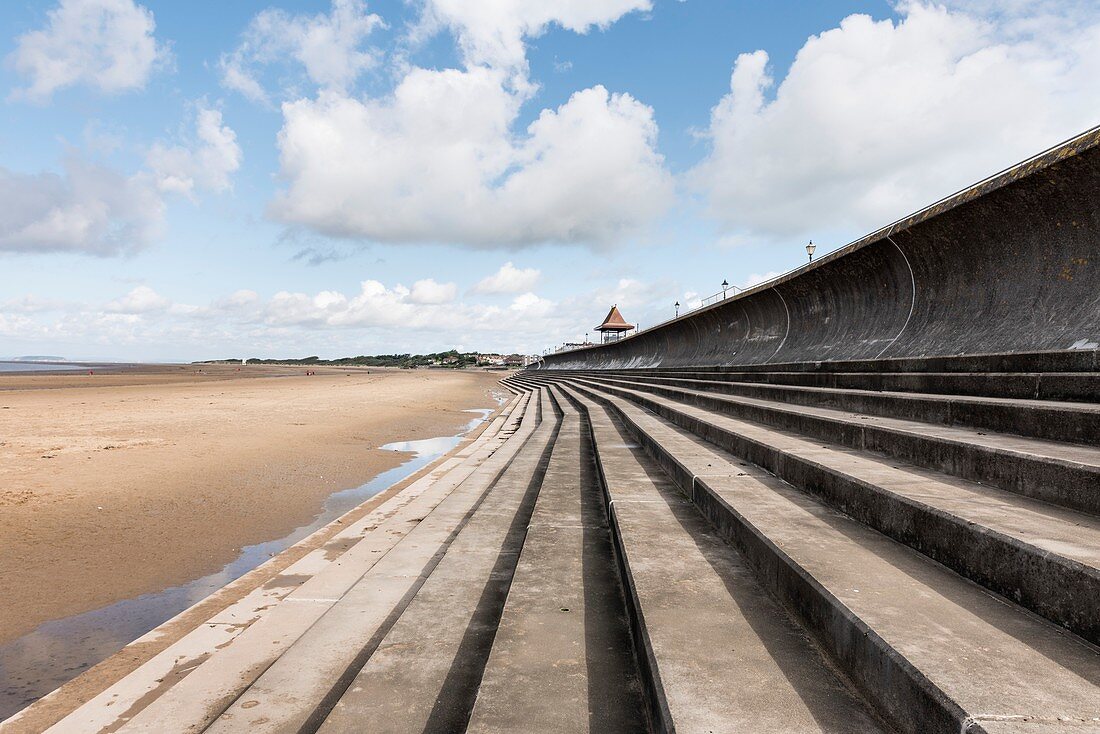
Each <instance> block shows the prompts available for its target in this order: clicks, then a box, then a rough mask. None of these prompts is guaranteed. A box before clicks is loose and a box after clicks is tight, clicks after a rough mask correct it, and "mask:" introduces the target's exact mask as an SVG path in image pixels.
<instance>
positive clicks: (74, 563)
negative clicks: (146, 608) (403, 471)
mask: <svg viewBox="0 0 1100 734" xmlns="http://www.w3.org/2000/svg"><path fill="white" fill-rule="evenodd" d="M200 370H201V371H200ZM304 373H305V369H304V368H298V367H294V368H282V367H246V368H242V369H241V370H239V371H238V368H236V367H227V366H204V367H201V368H199V367H193V366H187V367H184V368H179V367H153V368H142V369H139V370H135V371H117V372H116V373H113V374H111V373H104V372H101V371H97V373H96V374H95V375H90V376H89V375H87V373H86V372H85V373H83V374H73V375H59V374H56V373H45V374H36V375H18V374H15V375H7V374H6V375H0V518H2V522H0V549H2V551H3V552H2V553H0V588H3V589H4V595H3V601H2V602H0V608H2V613H0V643H2V642H5V641H8V640H11V639H13V638H15V637H17V636H19V635H21V634H23V633H26V632H28V631H30V630H32V629H34V628H36V627H37V626H38V625H40V624H41V623H43V622H46V621H48V620H51V619H58V618H62V617H67V616H70V615H73V614H79V613H82V612H86V611H89V610H93V609H98V608H100V607H103V606H105V605H108V604H111V603H113V602H116V601H119V600H121V599H128V598H131V597H134V596H137V595H140V594H144V593H148V592H153V591H158V590H161V589H164V588H166V587H170V586H175V585H178V584H182V583H185V582H187V581H190V580H192V579H194V578H197V577H199V576H203V575H205V574H209V573H214V572H216V571H218V570H219V569H221V568H223V566H224V565H225V564H226V563H228V562H230V561H232V560H233V559H234V558H235V557H236V556H237V555H238V553H239V550H240V549H241V548H242V547H244V546H246V545H249V544H253V543H258V542H263V541H266V540H270V539H272V538H278V537H281V536H283V535H285V534H287V533H289V532H290V531H292V530H293V529H294V528H296V527H299V526H302V525H305V524H308V523H309V522H310V521H311V520H312V519H313V518H314V517H315V516H316V514H317V513H318V512H319V511H320V510H321V508H322V506H323V504H324V501H325V498H326V497H328V496H329V495H331V494H332V493H333V492H335V491H338V490H341V489H345V488H348V487H355V486H358V485H361V484H363V483H364V482H366V481H368V480H369V479H370V478H372V477H373V476H375V475H377V474H379V473H380V472H382V471H386V470H388V469H391V468H393V467H395V466H397V465H399V464H400V463H402V461H404V460H405V459H407V458H408V457H409V455H408V454H404V453H397V452H393V451H382V450H380V449H379V448H378V447H379V446H381V445H382V444H385V443H390V442H393V441H399V440H410V439H423V438H430V437H434V436H446V435H452V434H454V433H456V432H458V431H460V430H462V428H463V427H464V426H466V425H467V424H468V423H469V421H470V418H471V414H470V413H464V412H462V411H464V410H469V409H474V408H490V407H495V406H496V402H495V401H494V400H493V398H492V397H491V395H490V393H492V392H496V391H498V390H499V388H497V386H496V382H497V380H498V379H499V378H500V376H501V375H500V374H499V373H497V374H493V373H484V372H478V371H461V372H452V371H442V370H439V371H434V370H412V371H410V370H378V369H371V370H370V372H369V374H368V373H367V371H366V370H355V369H333V368H317V374H316V375H313V376H308V377H307V376H305V374H304Z"/></svg>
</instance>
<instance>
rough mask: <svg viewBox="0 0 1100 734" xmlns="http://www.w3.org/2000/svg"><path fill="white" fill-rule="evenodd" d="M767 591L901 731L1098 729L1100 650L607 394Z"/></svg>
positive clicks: (598, 394) (596, 393)
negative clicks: (750, 565)
mask: <svg viewBox="0 0 1100 734" xmlns="http://www.w3.org/2000/svg"><path fill="white" fill-rule="evenodd" d="M583 390H584V392H586V393H588V394H589V396H590V397H591V398H598V399H599V402H600V403H602V404H603V405H604V406H606V407H607V408H608V409H609V410H610V411H611V412H612V413H613V414H615V415H616V417H618V418H619V419H620V420H622V421H624V423H625V425H627V426H628V427H629V429H630V433H629V438H628V437H627V436H623V439H622V440H624V441H627V440H631V439H633V440H638V441H640V442H641V443H642V444H643V445H644V447H645V450H646V451H647V452H649V453H650V454H652V455H653V456H654V457H656V458H657V459H658V460H659V462H660V464H661V465H662V466H667V467H669V469H670V470H671V476H673V477H675V478H676V479H677V480H678V481H679V482H682V483H683V484H682V486H681V489H682V490H683V491H684V492H686V493H688V494H689V495H690V496H691V497H692V501H693V502H694V504H695V505H696V507H698V508H699V509H700V510H701V511H702V512H703V514H704V515H706V517H707V518H708V519H709V520H710V521H711V522H712V523H713V524H714V526H715V527H717V528H719V529H720V531H721V533H722V534H723V536H724V537H726V538H727V539H728V540H729V541H730V542H731V543H733V544H734V545H735V546H736V547H737V548H738V549H739V550H740V551H741V553H742V555H743V557H744V558H746V559H747V560H748V561H749V562H750V563H751V564H752V566H753V567H754V568H755V570H756V572H757V575H758V578H759V579H761V581H762V582H763V583H764V584H765V585H766V587H767V588H768V590H769V591H770V592H771V593H772V594H774V595H775V596H776V597H778V598H779V599H780V600H782V601H783V603H784V605H785V606H786V607H787V608H788V609H789V610H791V612H792V613H793V614H794V615H795V616H796V617H797V618H798V619H799V620H800V621H801V623H802V624H803V625H804V627H805V628H806V629H807V630H809V631H810V632H812V634H813V635H814V637H815V638H816V639H817V641H818V642H819V643H820V644H821V645H822V647H824V649H825V650H827V651H828V652H829V654H830V655H831V656H832V658H833V660H834V661H835V663H836V664H837V665H838V666H839V667H840V668H841V669H842V670H843V671H845V672H846V673H847V674H848V675H849V676H851V678H852V679H853V680H855V681H856V682H857V684H858V686H859V687H860V689H861V690H862V691H863V692H864V693H865V695H866V696H867V697H868V698H869V699H871V700H872V701H873V702H874V703H875V705H876V708H877V710H878V711H879V712H880V713H881V714H882V715H883V716H885V717H886V718H887V719H888V720H889V721H890V722H891V723H892V724H893V725H894V726H896V727H897V728H898V729H899V730H901V731H905V732H913V734H916V733H917V732H922V733H923V732H1014V733H1028V734H1030V733H1035V734H1039V733H1046V732H1050V734H1054V733H1055V732H1069V731H1100V651H1098V649H1097V648H1096V647H1095V646H1092V645H1089V644H1088V643H1086V642H1084V641H1083V640H1081V639H1080V638H1078V637H1075V636H1073V635H1071V634H1068V633H1067V632H1065V631H1064V630H1060V629H1059V628H1057V627H1055V626H1054V625H1052V624H1050V623H1049V622H1046V621H1045V620H1041V619H1039V618H1037V617H1035V616H1034V615H1031V614H1029V613H1027V612H1025V611H1023V610H1021V609H1020V608H1019V607H1016V606H1014V605H1012V604H1008V603H1005V602H1004V601H1003V600H1002V599H1000V598H999V597H996V596H993V595H990V594H989V593H988V592H985V591H984V590H982V589H981V588H980V587H978V586H976V585H974V584H972V583H970V582H968V581H966V580H964V579H963V578H961V577H960V576H958V575H957V574H955V573H953V572H951V571H950V570H948V569H946V568H944V567H943V566H941V565H939V564H937V563H935V562H933V561H930V560H929V559H928V558H926V557H924V556H922V555H920V554H919V553H916V552H915V551H913V550H912V549H910V548H907V547H905V546H903V545H901V544H900V543H897V542H896V541H894V540H891V539H890V538H887V537H886V536H884V535H882V534H880V533H878V532H875V531H873V530H871V529H869V528H867V527H866V526H864V525H862V524H860V523H859V522H857V521H855V520H853V519H851V518H849V517H846V516H845V515H842V514H841V513H839V512H837V511H835V510H832V509H831V508H828V507H826V506H824V505H822V504H821V503H820V502H818V501H816V500H815V499H812V498H810V497H808V496H807V495H805V494H803V493H802V492H799V491H798V490H796V489H794V488H793V487H791V486H790V485H788V484H786V483H784V482H782V481H780V480H779V479H777V478H775V477H773V476H771V475H769V474H768V473H767V472H766V471H764V470H763V469H761V468H760V467H756V466H754V465H752V464H749V463H747V462H745V461H744V460H743V459H738V458H736V457H734V456H733V455H731V454H728V453H726V452H724V451H722V450H721V449H719V448H717V447H714V446H711V445H709V444H707V443H706V442H704V441H700V440H698V439H697V438H696V437H694V436H692V435H690V434H689V433H688V432H686V431H684V430H683V429H680V428H677V427H676V426H673V425H672V424H671V423H669V422H668V421H665V420H663V419H661V418H660V417H658V416H656V415H653V414H652V413H649V412H648V411H646V410H643V409H642V408H640V407H639V406H637V405H635V404H633V403H632V402H631V401H628V400H625V399H622V398H620V397H615V396H614V395H612V394H610V391H604V390H603V389H602V388H595V387H585V388H583Z"/></svg>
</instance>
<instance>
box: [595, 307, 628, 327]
mask: <svg viewBox="0 0 1100 734" xmlns="http://www.w3.org/2000/svg"><path fill="white" fill-rule="evenodd" d="M633 328H634V324H628V323H626V319H624V318H623V315H622V314H621V313H619V307H618V306H612V307H611V310H610V311H608V312H607V318H605V319H604V320H603V323H602V324H600V325H599V326H597V327H596V331H630V330H631V329H633Z"/></svg>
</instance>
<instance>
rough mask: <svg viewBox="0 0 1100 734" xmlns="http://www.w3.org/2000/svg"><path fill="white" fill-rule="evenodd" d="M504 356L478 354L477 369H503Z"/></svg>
mask: <svg viewBox="0 0 1100 734" xmlns="http://www.w3.org/2000/svg"><path fill="white" fill-rule="evenodd" d="M504 360H505V356H504V355H503V354H479V355H477V364H478V366H479V367H503V366H504Z"/></svg>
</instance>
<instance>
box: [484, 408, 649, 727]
mask: <svg viewBox="0 0 1100 734" xmlns="http://www.w3.org/2000/svg"><path fill="white" fill-rule="evenodd" d="M557 402H558V404H559V407H560V409H561V410H562V411H563V414H564V415H563V418H562V427H561V430H560V431H559V433H558V436H557V439H556V440H555V442H554V452H553V455H552V456H551V457H550V464H549V466H548V468H547V471H546V476H545V478H544V479H543V483H542V489H541V491H540V492H539V497H538V501H537V503H536V504H535V509H534V512H533V513H532V516H531V524H530V526H529V527H528V528H527V535H526V538H525V539H524V542H523V552H522V554H521V555H520V559H519V564H518V565H517V568H516V573H515V577H514V578H513V579H512V585H511V588H509V590H508V603H507V605H506V606H505V608H504V612H503V614H502V616H501V620H500V626H499V628H498V629H497V632H496V637H495V639H494V640H493V650H492V654H491V655H490V656H489V661H488V663H487V664H486V666H485V673H484V675H483V676H482V680H481V686H480V687H479V689H478V695H477V703H476V705H475V706H474V710H473V713H472V714H471V716H470V725H469V727H468V728H467V731H468V732H479V733H480V734H489V733H490V732H511V733H513V734H525V733H526V734H536V733H537V732H547V731H560V732H578V733H580V732H593V733H594V734H617V733H622V734H627V733H631V734H632V733H633V732H639V731H645V730H646V728H647V723H646V720H645V706H644V702H643V699H642V691H641V683H640V681H639V679H638V674H637V670H636V668H635V664H634V657H633V655H632V654H631V645H630V635H629V631H628V627H627V620H626V613H625V609H624V607H623V599H622V596H621V593H620V588H619V581H618V578H617V575H616V570H615V565H614V558H613V555H612V550H611V536H610V533H609V531H608V526H607V521H606V514H605V511H604V503H603V493H602V491H601V489H600V487H599V485H598V481H597V479H596V476H595V465H594V463H593V460H592V444H591V438H590V436H589V435H588V431H587V427H586V426H582V421H581V416H580V415H579V414H578V413H577V410H576V408H574V407H573V405H572V404H571V403H569V402H568V401H567V400H565V399H564V398H561V399H559V400H557Z"/></svg>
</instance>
